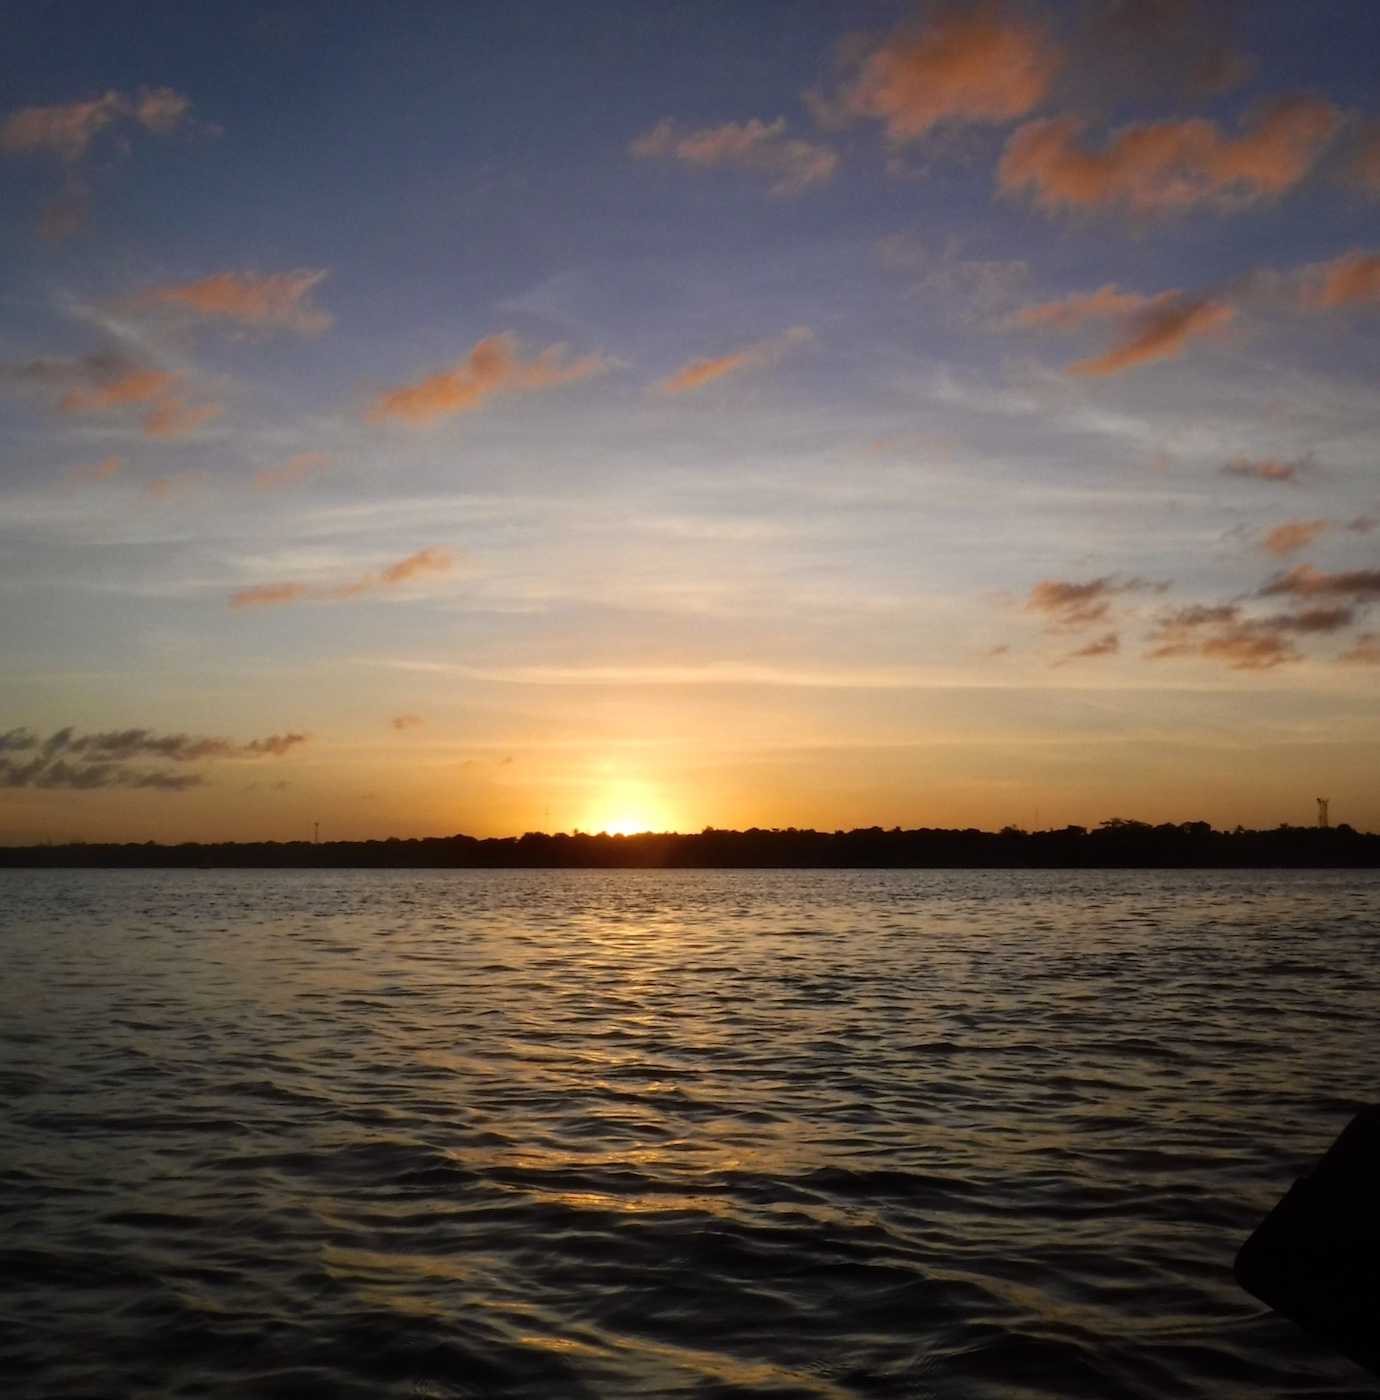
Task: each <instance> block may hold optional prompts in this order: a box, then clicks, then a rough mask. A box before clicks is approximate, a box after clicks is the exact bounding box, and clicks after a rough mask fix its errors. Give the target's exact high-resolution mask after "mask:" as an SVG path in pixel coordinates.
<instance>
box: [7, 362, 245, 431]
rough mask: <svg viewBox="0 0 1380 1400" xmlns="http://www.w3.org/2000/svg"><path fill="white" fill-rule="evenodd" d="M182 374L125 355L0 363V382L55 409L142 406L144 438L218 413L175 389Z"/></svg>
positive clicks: (85, 411) (217, 407) (192, 426)
mask: <svg viewBox="0 0 1380 1400" xmlns="http://www.w3.org/2000/svg"><path fill="white" fill-rule="evenodd" d="M182 383H183V376H182V375H181V374H180V373H176V372H173V371H170V370H163V369H157V368H154V367H153V366H151V365H149V364H146V363H142V362H140V361H139V360H135V359H132V358H130V357H129V356H127V355H124V354H109V353H103V354H93V355H84V356H81V357H80V358H76V359H35V360H29V361H27V362H23V363H11V364H8V365H0V384H5V385H8V386H9V387H11V388H12V389H18V390H21V391H24V390H30V391H34V392H36V393H37V394H39V395H40V396H41V397H44V398H47V399H48V401H49V402H50V404H51V405H52V407H54V408H55V409H56V410H57V411H58V412H59V413H64V414H73V415H89V414H102V413H114V414H119V413H121V412H123V411H124V410H126V409H129V408H142V409H144V410H145V412H144V417H143V430H144V435H145V436H146V437H151V438H171V437H182V436H184V435H186V434H187V433H190V432H194V431H195V430H196V429H197V428H199V427H201V426H202V425H203V424H204V423H207V422H209V421H210V420H211V419H213V418H216V417H218V416H219V415H220V414H221V412H222V411H223V407H222V405H221V404H218V403H203V404H191V403H188V402H187V401H186V399H185V398H184V397H183V396H182V395H181V393H180V392H179V388H180V386H181V384H182Z"/></svg>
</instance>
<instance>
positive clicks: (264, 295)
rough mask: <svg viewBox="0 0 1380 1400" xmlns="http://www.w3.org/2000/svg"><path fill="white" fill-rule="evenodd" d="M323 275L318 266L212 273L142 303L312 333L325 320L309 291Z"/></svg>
mask: <svg viewBox="0 0 1380 1400" xmlns="http://www.w3.org/2000/svg"><path fill="white" fill-rule="evenodd" d="M325 276H326V272H325V270H324V269H323V268H302V269H300V270H299V271H297V272H280V273H273V274H271V275H268V276H260V275H259V274H258V273H254V272H218V273H216V274H215V275H214V276H211V277H203V278H201V279H199V280H198V281H195V282H180V283H176V284H174V285H171V286H167V287H154V288H152V289H151V290H150V291H148V292H146V293H145V294H144V296H143V297H142V298H141V300H143V301H144V302H147V303H151V304H156V305H162V306H170V307H175V308H177V309H179V310H183V311H188V312H191V313H192V314H193V315H196V316H202V317H205V318H206V319H207V320H222V321H235V322H238V323H239V324H240V325H244V326H262V327H272V328H277V329H282V330H293V331H298V332H300V333H301V334H303V335H315V334H317V333H319V332H321V331H324V330H325V329H326V328H327V327H328V326H330V324H331V319H332V318H331V316H330V314H329V313H328V312H325V311H322V310H321V309H320V308H319V307H316V306H313V305H312V304H311V296H312V292H313V291H314V290H315V288H316V286H317V284H318V283H319V282H320V281H321V280H322V278H324V277H325Z"/></svg>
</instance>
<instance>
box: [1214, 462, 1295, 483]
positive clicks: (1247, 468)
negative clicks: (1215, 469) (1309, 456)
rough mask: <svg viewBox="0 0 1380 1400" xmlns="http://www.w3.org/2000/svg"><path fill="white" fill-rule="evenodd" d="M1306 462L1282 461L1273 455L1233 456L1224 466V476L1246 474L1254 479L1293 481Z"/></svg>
mask: <svg viewBox="0 0 1380 1400" xmlns="http://www.w3.org/2000/svg"><path fill="white" fill-rule="evenodd" d="M1305 465H1306V463H1304V462H1281V461H1278V460H1277V459H1276V458H1273V457H1264V458H1250V457H1233V458H1232V459H1231V461H1230V462H1228V463H1227V464H1226V465H1225V466H1224V467H1223V468H1222V475H1223V476H1244V477H1249V478H1250V479H1251V480H1253V481H1276V482H1282V481H1293V480H1294V479H1295V478H1296V477H1297V476H1298V474H1299V472H1300V470H1302V468H1303V467H1304V466H1305Z"/></svg>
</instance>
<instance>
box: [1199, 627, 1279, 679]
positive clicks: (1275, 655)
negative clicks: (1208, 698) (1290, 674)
mask: <svg viewBox="0 0 1380 1400" xmlns="http://www.w3.org/2000/svg"><path fill="white" fill-rule="evenodd" d="M1198 650H1199V653H1200V654H1201V655H1203V656H1205V657H1208V658H1209V659H1210V660H1215V661H1225V662H1226V663H1227V665H1228V666H1229V667H1231V669H1232V670H1233V671H1268V670H1271V669H1273V668H1274V667H1276V666H1282V665H1284V664H1285V663H1286V662H1290V661H1297V660H1299V653H1298V650H1297V648H1295V646H1294V644H1293V643H1292V642H1290V641H1289V639H1288V638H1287V637H1281V636H1280V635H1279V633H1277V632H1264V631H1259V630H1257V629H1256V628H1253V627H1251V626H1249V625H1248V624H1244V623H1243V624H1242V625H1241V626H1239V627H1232V628H1228V629H1227V630H1226V631H1225V632H1219V633H1218V634H1217V635H1216V636H1213V637H1205V638H1204V639H1203V641H1202V643H1201V645H1200V646H1199V648H1198Z"/></svg>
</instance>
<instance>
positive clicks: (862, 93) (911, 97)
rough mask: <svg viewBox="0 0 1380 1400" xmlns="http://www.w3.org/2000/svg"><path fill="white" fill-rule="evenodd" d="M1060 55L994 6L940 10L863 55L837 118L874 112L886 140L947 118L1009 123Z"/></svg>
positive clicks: (1043, 85) (1043, 90) (837, 106)
mask: <svg viewBox="0 0 1380 1400" xmlns="http://www.w3.org/2000/svg"><path fill="white" fill-rule="evenodd" d="M1061 61H1062V56H1061V54H1060V51H1059V49H1058V47H1057V46H1056V45H1055V44H1054V43H1053V42H1052V41H1051V40H1050V39H1049V38H1048V37H1047V36H1046V35H1045V33H1044V32H1043V31H1042V30H1040V29H1038V28H1036V27H1035V26H1034V25H1033V24H1031V23H1029V22H1028V21H1027V20H1025V19H1024V18H1022V17H1021V16H1020V15H1019V14H1017V13H1014V12H1013V11H1011V10H1009V9H1008V8H1007V7H1006V6H1004V5H1002V4H999V3H987V4H981V5H978V6H976V7H974V8H970V9H967V10H963V9H959V8H957V7H955V8H952V9H949V10H948V11H946V12H944V13H941V14H940V15H939V16H938V17H937V18H935V19H934V20H933V21H932V22H931V23H930V24H928V25H926V26H924V27H923V28H909V29H903V30H898V31H897V32H896V33H895V34H893V35H892V36H891V37H890V38H889V39H888V40H887V41H886V42H885V43H884V44H883V45H882V46H881V47H880V48H878V49H876V50H875V51H874V52H872V53H871V54H870V55H869V56H868V57H867V58H866V59H864V60H863V63H862V66H861V68H860V70H859V72H858V74H857V77H856V78H855V79H854V81H853V82H852V83H851V84H849V85H848V86H847V87H846V88H845V89H844V91H843V92H842V93H841V94H840V96H839V97H838V98H837V99H836V100H835V101H833V102H832V103H829V102H825V103H821V104H819V105H820V107H821V109H822V110H823V111H824V112H825V113H826V114H828V113H837V114H838V115H839V116H840V117H844V118H847V117H872V118H875V119H876V120H877V121H880V122H882V123H883V125H884V126H885V128H886V134H887V138H888V140H890V141H891V142H893V143H894V144H897V145H900V144H904V143H905V142H908V141H915V140H917V139H919V138H920V137H922V136H924V135H926V134H927V133H928V132H930V131H931V130H933V128H935V127H936V126H939V125H941V124H943V123H946V122H1007V121H1013V120H1015V119H1016V118H1017V117H1023V116H1025V115H1026V113H1028V112H1030V111H1033V110H1034V108H1035V107H1037V106H1038V105H1039V104H1040V103H1041V102H1042V101H1043V100H1044V98H1045V96H1046V95H1047V94H1048V92H1049V89H1050V85H1051V83H1052V82H1053V80H1054V75H1055V73H1056V72H1057V71H1058V69H1059V66H1060V63H1061Z"/></svg>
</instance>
